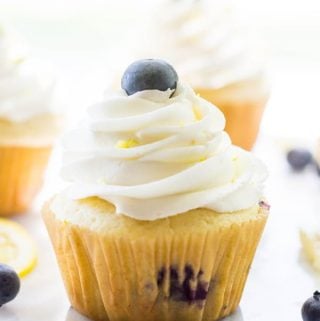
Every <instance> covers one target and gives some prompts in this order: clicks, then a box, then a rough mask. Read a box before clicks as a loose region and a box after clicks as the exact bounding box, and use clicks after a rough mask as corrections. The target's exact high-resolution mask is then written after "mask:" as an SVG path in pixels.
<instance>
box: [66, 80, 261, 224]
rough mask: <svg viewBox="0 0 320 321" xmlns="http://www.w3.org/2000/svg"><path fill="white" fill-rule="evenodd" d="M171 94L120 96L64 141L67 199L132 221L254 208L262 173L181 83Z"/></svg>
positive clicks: (95, 109)
mask: <svg viewBox="0 0 320 321" xmlns="http://www.w3.org/2000/svg"><path fill="white" fill-rule="evenodd" d="M171 94H172V92H171V91H170V90H167V91H166V92H160V91H158V90H146V91H143V92H138V93H136V94H134V95H131V96H127V95H126V94H125V92H124V91H121V92H119V93H117V94H115V95H113V96H111V97H109V98H106V99H104V100H103V101H102V102H101V103H99V104H96V105H94V106H92V107H90V108H89V109H88V112H87V117H86V119H85V120H84V122H83V124H82V126H81V127H79V128H77V129H75V130H73V131H72V132H70V133H69V134H67V135H66V136H65V137H64V139H63V146H64V161H63V167H62V171H61V174H62V177H63V178H64V179H65V180H67V181H70V182H71V185H70V186H69V187H68V188H67V194H68V195H69V196H70V197H71V198H74V199H81V198H86V197H91V196H97V197H99V198H102V199H105V200H107V201H109V202H111V203H113V204H114V205H115V207H116V210H117V213H119V214H124V215H127V216H130V217H133V218H135V219H138V220H155V219H160V218H164V217H168V216H172V215H176V214H179V213H182V212H185V211H188V210H191V209H194V208H200V207H206V208H209V209H213V210H215V211H218V212H230V211H231V212H232V211H238V210H241V209H245V208H249V207H251V206H254V205H257V204H258V202H259V200H260V199H261V197H262V188H263V182H264V180H265V178H266V170H265V168H264V165H262V164H261V162H260V161H259V160H257V159H256V158H255V157H254V156H252V155H251V154H250V153H248V152H245V151H244V150H242V149H240V148H238V147H235V146H233V145H231V142H230V138H229V136H228V135H227V134H226V133H225V132H224V131H223V129H224V126H225V119H224V116H223V114H222V113H221V112H220V110H219V109H218V108H216V107H215V106H213V105H212V104H211V103H209V102H207V101H205V100H204V99H202V98H201V97H199V96H197V95H196V94H195V93H194V92H193V90H192V89H191V88H190V87H189V86H187V85H184V84H181V83H179V84H178V87H177V90H176V92H175V94H174V96H173V97H172V98H170V96H171Z"/></svg>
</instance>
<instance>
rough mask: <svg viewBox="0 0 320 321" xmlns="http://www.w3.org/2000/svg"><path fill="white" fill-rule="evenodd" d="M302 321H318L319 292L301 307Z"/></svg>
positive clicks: (319, 315)
mask: <svg viewBox="0 0 320 321" xmlns="http://www.w3.org/2000/svg"><path fill="white" fill-rule="evenodd" d="M301 314H302V319H303V321H320V292H318V291H316V292H314V293H313V296H312V297H311V298H309V299H308V300H307V301H306V302H305V303H304V304H303V306H302V310H301Z"/></svg>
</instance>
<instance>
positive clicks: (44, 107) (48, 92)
mask: <svg viewBox="0 0 320 321" xmlns="http://www.w3.org/2000/svg"><path fill="white" fill-rule="evenodd" d="M12 39H13V37H12V35H11V34H9V33H8V32H7V31H6V30H5V29H3V28H1V26H0V118H2V119H6V120H9V121H12V122H25V121H27V120H30V119H31V118H33V117H35V116H39V115H42V114H45V113H53V112H54V103H53V97H52V94H53V87H54V83H53V81H52V79H44V77H43V76H44V75H41V76H40V74H36V73H35V71H34V66H32V63H31V62H30V60H28V59H27V58H26V56H25V54H24V53H23V51H21V50H20V48H19V49H18V50H16V47H17V45H16V43H15V41H14V40H12Z"/></svg>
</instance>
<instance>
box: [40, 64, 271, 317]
mask: <svg viewBox="0 0 320 321" xmlns="http://www.w3.org/2000/svg"><path fill="white" fill-rule="evenodd" d="M122 87H123V89H124V90H123V91H120V92H118V93H115V94H114V95H112V96H109V97H106V98H105V99H104V100H103V101H102V102H101V103H99V104H96V105H94V106H92V107H90V108H89V109H88V113H87V117H86V119H85V120H84V122H83V123H82V126H80V127H79V128H78V129H75V130H74V131H72V132H70V133H69V134H67V135H66V136H65V138H64V140H63V143H64V165H63V168H62V176H63V178H64V179H65V180H67V181H69V182H70V183H71V184H70V186H69V187H68V188H67V189H66V190H65V191H63V192H61V193H59V194H58V195H56V196H54V197H53V198H52V199H51V200H50V201H49V202H48V203H47V204H46V205H45V207H44V209H43V214H44V219H45V222H46V225H47V228H48V231H49V234H50V237H51V240H52V243H53V246H54V249H55V252H56V255H57V259H58V263H59V266H60V269H61V272H62V276H63V279H64V283H65V286H66V289H67V292H68V295H69V298H70V301H71V304H72V306H73V307H74V308H76V309H77V310H78V311H80V312H82V313H84V314H85V315H87V316H89V317H90V318H92V319H93V320H111V321H118V320H119V321H120V320H122V321H133V320H138V319H139V318H141V315H143V318H144V320H147V321H151V320H159V321H160V320H161V321H164V320H168V321H176V320H186V321H200V320H204V321H209V320H217V319H219V318H222V317H224V316H226V315H229V314H230V313H232V312H233V311H234V310H235V309H236V308H237V306H238V304H239V301H240V298H241V295H242V291H243V288H244V285H245V282H246V278H247V275H248V271H249V267H250V265H251V262H252V260H253V256H254V253H255V250H256V247H257V245H258V242H259V239H260V236H261V233H262V231H263V228H264V224H265V222H266V219H267V216H268V211H269V207H268V205H267V204H266V203H264V202H263V201H262V199H261V198H262V189H263V184H264V180H265V178H266V170H265V167H264V166H263V165H262V164H261V162H260V161H258V160H257V159H256V158H255V157H253V156H252V155H251V154H249V153H248V152H245V151H244V150H242V149H240V148H238V147H235V146H233V145H231V143H230V139H229V136H228V135H227V134H226V133H225V132H224V131H223V128H224V125H225V120H224V117H223V114H222V113H221V112H220V111H219V110H218V109H217V108H216V107H215V106H213V105H212V104H210V103H209V102H207V101H205V100H204V99H202V98H200V97H199V96H197V95H196V94H195V93H194V91H193V90H192V89H191V88H190V87H189V86H187V85H184V84H183V83H180V82H178V81H177V74H176V72H175V71H174V70H173V68H172V67H171V66H170V65H168V64H166V63H165V62H163V61H157V60H144V61H139V62H136V63H134V64H132V65H131V66H130V67H129V68H128V69H127V71H126V72H125V74H124V77H123V80H122ZM79 285H80V286H79Z"/></svg>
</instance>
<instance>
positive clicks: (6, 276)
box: [0, 264, 20, 307]
mask: <svg viewBox="0 0 320 321" xmlns="http://www.w3.org/2000/svg"><path fill="white" fill-rule="evenodd" d="M19 290H20V279H19V276H18V274H17V273H16V272H15V271H14V270H13V269H12V268H10V267H9V266H7V265H4V264H0V307H1V306H2V305H3V304H6V303H8V302H9V301H12V300H13V299H14V298H15V297H16V296H17V294H18V292H19Z"/></svg>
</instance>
